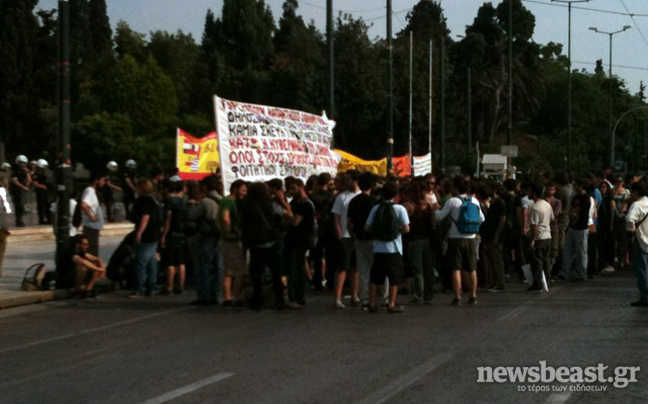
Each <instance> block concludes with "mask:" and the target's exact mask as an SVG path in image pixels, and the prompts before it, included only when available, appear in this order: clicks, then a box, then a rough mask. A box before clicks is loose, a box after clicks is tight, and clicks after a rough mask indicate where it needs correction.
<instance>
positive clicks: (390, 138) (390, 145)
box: [387, 0, 394, 175]
mask: <svg viewBox="0 0 648 404" xmlns="http://www.w3.org/2000/svg"><path fill="white" fill-rule="evenodd" d="M387 49H388V50H389V129H388V132H387V174H388V175H390V174H391V173H392V172H393V161H392V159H393V157H394V72H393V67H394V66H393V60H392V1H391V0H387Z"/></svg>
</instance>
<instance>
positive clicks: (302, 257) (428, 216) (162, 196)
mask: <svg viewBox="0 0 648 404" xmlns="http://www.w3.org/2000/svg"><path fill="white" fill-rule="evenodd" d="M109 168H110V165H109ZM128 180H129V181H128V182H126V183H122V185H123V187H124V189H126V188H132V190H131V191H132V195H131V196H130V197H128V198H126V200H128V204H129V207H128V208H127V210H128V214H129V216H128V218H129V219H130V220H131V221H132V222H134V223H135V233H134V244H135V253H134V254H135V259H134V271H133V274H134V280H133V283H132V285H131V286H132V290H133V292H132V294H131V297H133V298H139V297H143V296H150V295H153V294H156V293H161V294H167V295H170V294H174V293H175V294H181V293H184V290H185V280H186V278H187V276H188V275H187V272H188V270H189V269H191V271H192V273H193V275H194V279H195V283H196V291H197V298H196V299H195V300H194V301H192V303H191V304H193V305H199V306H207V305H213V304H222V305H223V306H224V307H229V308H240V307H243V306H244V305H246V304H247V305H249V307H251V308H252V309H254V310H259V309H261V307H262V303H263V299H262V291H263V283H264V279H266V280H268V281H269V283H271V285H272V290H273V295H274V302H275V306H276V308H278V309H284V308H290V309H301V308H303V307H304V306H306V304H307V296H308V294H309V293H312V292H309V291H312V290H315V291H318V290H319V291H322V290H327V291H329V292H330V293H331V295H332V301H333V307H334V308H335V309H345V308H346V307H347V306H351V307H362V308H364V309H366V310H367V311H369V312H376V311H378V310H380V308H381V307H386V310H387V311H388V312H390V313H400V312H403V311H404V308H403V306H402V305H399V304H398V303H397V300H398V296H399V294H400V295H401V296H407V299H408V300H409V303H410V304H413V305H426V304H430V303H432V302H433V301H435V303H443V302H440V301H439V300H440V299H439V298H438V297H436V295H437V293H439V292H445V293H452V294H453V295H454V296H453V298H452V300H450V299H448V301H447V302H445V303H450V304H452V305H455V306H460V305H464V304H465V305H475V304H477V302H478V296H477V292H478V291H488V292H491V293H497V292H500V291H503V290H505V289H506V288H508V287H510V285H511V284H512V283H526V284H527V285H526V286H525V288H526V290H528V291H529V292H538V293H543V292H548V291H549V290H550V289H551V287H552V284H553V283H554V282H583V281H586V280H587V279H591V278H593V277H596V276H598V275H599V274H602V273H611V272H614V271H616V270H619V269H622V268H626V267H629V266H630V265H631V264H632V265H634V267H635V269H636V273H637V278H638V283H639V289H640V294H641V298H640V299H639V300H638V301H637V302H634V303H633V305H635V306H648V286H647V280H646V273H647V272H648V259H647V258H646V257H648V228H647V229H646V230H643V227H644V226H646V224H645V223H648V222H644V220H645V219H646V217H648V198H644V197H645V196H646V193H647V192H646V180H644V179H643V178H642V177H634V176H628V177H626V178H622V177H609V178H606V177H604V176H594V175H591V176H588V177H586V178H579V179H570V178H569V177H568V175H567V174H565V173H558V174H556V175H554V176H549V175H544V176H538V177H537V178H530V179H528V180H524V181H516V180H514V179H507V180H505V181H504V182H503V183H501V182H498V181H495V180H490V179H482V178H476V179H475V178H471V177H467V176H455V177H446V176H440V177H435V176H434V175H432V174H428V175H426V176H424V177H416V178H397V177H388V178H384V177H379V176H376V175H373V174H370V173H360V172H358V171H355V170H350V171H347V172H345V173H340V174H338V175H337V176H335V177H333V176H331V175H329V174H320V175H319V176H311V177H310V178H308V180H307V181H306V182H304V181H303V180H301V179H298V178H294V177H287V178H285V179H283V180H282V179H278V178H277V179H273V180H271V181H268V182H253V183H248V182H245V181H243V180H237V181H235V182H234V183H232V184H231V186H230V189H229V190H227V193H226V192H224V190H223V189H222V182H221V181H220V178H219V177H218V176H217V175H213V176H209V177H207V178H205V179H203V180H202V181H182V180H181V179H180V177H179V176H178V175H177V173H175V172H172V173H167V175H164V174H163V173H162V172H156V173H154V176H153V178H151V179H149V178H140V179H138V178H137V177H136V175H135V173H134V172H131V173H129V174H128ZM109 181H110V178H107V177H106V176H105V175H104V176H93V182H92V184H91V185H90V186H89V187H88V188H89V189H90V190H88V189H86V191H84V196H88V195H91V194H92V189H94V190H95V195H94V197H93V198H89V199H91V200H90V202H91V203H88V200H87V199H88V198H85V197H82V198H81V199H82V211H83V212H82V214H83V219H84V222H83V225H84V230H83V234H82V235H79V236H77V238H76V239H75V243H74V245H75V246H76V248H79V249H80V248H81V247H82V246H84V248H85V246H86V244H87V245H88V246H89V249H87V248H86V250H87V251H88V254H90V257H93V259H96V257H98V248H94V245H95V244H96V243H97V242H98V232H94V231H93V229H92V224H94V223H96V222H98V221H100V219H99V218H98V217H97V215H101V213H100V212H101V209H99V208H97V206H98V205H97V204H98V202H97V204H95V202H94V198H95V197H96V198H97V200H99V199H103V202H104V203H105V205H106V206H108V204H109V203H111V201H107V200H106V197H105V193H104V194H103V198H101V197H100V196H102V195H101V193H97V192H96V190H98V189H102V188H103V189H105V184H107V183H108V182H109ZM111 184H112V185H113V186H114V187H117V185H115V184H114V182H113V183H111ZM110 189H111V190H113V189H116V188H110ZM104 192H107V191H104ZM86 194H87V195H86ZM91 196H92V195H91ZM101 220H103V219H101ZM86 227H88V229H87V230H86ZM84 240H85V241H88V243H85V241H84ZM158 253H159V254H158ZM101 265H103V263H102V262H101V263H99V262H95V264H94V266H95V267H98V268H99V267H100V268H103V267H102V266H101ZM87 266H88V267H90V265H87ZM158 266H160V267H161V269H162V270H161V271H160V273H161V274H160V275H161V276H158ZM158 278H161V279H158ZM246 278H248V281H249V282H250V283H251V285H252V288H253V294H252V297H251V299H248V300H247V301H245V300H244V294H243V290H244V284H245V282H246ZM79 279H81V278H79ZM160 285H161V286H160ZM77 287H78V288H79V290H82V291H88V288H87V285H86V284H84V283H83V282H82V281H81V283H78V282H77ZM464 295H467V298H463V296H464ZM345 296H347V297H346V298H345Z"/></svg>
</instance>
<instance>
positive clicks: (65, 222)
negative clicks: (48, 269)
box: [56, 0, 72, 287]
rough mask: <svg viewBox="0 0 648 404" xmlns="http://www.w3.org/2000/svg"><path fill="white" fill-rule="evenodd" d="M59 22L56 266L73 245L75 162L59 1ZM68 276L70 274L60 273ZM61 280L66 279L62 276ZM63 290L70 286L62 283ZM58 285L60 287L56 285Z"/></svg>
mask: <svg viewBox="0 0 648 404" xmlns="http://www.w3.org/2000/svg"><path fill="white" fill-rule="evenodd" d="M58 7H59V11H58V14H59V21H58V120H59V122H58V124H59V136H58V140H59V155H58V159H57V165H58V167H57V168H58V170H57V171H58V172H57V174H58V175H57V177H58V187H57V192H58V203H57V207H58V212H57V221H56V263H57V265H56V267H57V268H63V267H64V266H63V265H60V264H61V263H60V259H61V258H62V257H63V256H64V255H65V252H66V251H67V250H68V248H69V243H70V192H71V188H72V175H71V174H72V162H71V160H70V151H71V150H70V4H69V3H68V1H67V0H59V2H58ZM59 275H64V276H65V275H68V274H59ZM60 279H63V277H62V276H61V277H60ZM60 283H61V286H62V287H68V286H70V285H66V284H65V282H60ZM57 286H58V285H57Z"/></svg>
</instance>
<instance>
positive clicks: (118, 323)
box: [0, 307, 190, 354]
mask: <svg viewBox="0 0 648 404" xmlns="http://www.w3.org/2000/svg"><path fill="white" fill-rule="evenodd" d="M189 308H190V307H183V308H181V309H175V310H167V311H163V312H160V313H155V314H149V315H148V316H142V317H137V318H133V319H130V320H125V321H119V322H117V323H113V324H109V325H105V326H102V327H96V328H90V329H87V330H82V331H79V332H74V333H70V334H64V335H59V336H58V337H52V338H47V339H43V340H40V341H34V342H30V343H28V344H23V345H17V346H13V347H9V348H5V349H1V350H0V354H3V353H5V352H11V351H18V350H20V349H25V348H31V347H33V346H36V345H42V344H47V343H49V342H54V341H60V340H63V339H68V338H72V337H77V336H79V335H84V334H91V333H94V332H97V331H103V330H107V329H110V328H115V327H119V326H122V325H128V324H133V323H137V322H140V321H144V320H148V319H151V318H155V317H160V316H165V315H167V314H172V313H177V312H179V311H184V310H188V309H189Z"/></svg>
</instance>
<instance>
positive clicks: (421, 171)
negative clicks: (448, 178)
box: [414, 153, 432, 177]
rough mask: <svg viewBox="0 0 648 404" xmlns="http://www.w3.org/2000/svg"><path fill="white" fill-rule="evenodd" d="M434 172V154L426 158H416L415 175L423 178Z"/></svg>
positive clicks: (427, 155)
mask: <svg viewBox="0 0 648 404" xmlns="http://www.w3.org/2000/svg"><path fill="white" fill-rule="evenodd" d="M431 172H432V154H431V153H428V154H426V155H425V156H420V157H417V156H414V175H415V176H417V177H418V176H421V175H425V174H429V173H431Z"/></svg>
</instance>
